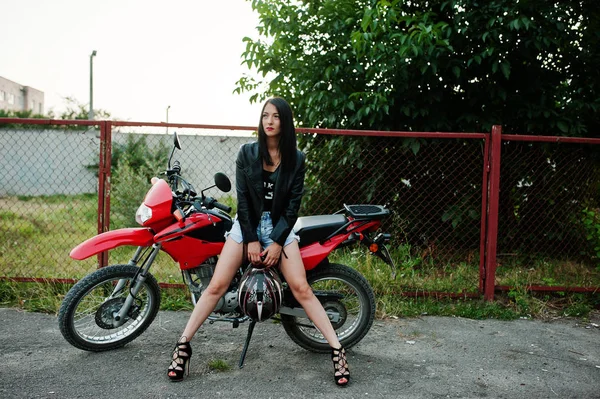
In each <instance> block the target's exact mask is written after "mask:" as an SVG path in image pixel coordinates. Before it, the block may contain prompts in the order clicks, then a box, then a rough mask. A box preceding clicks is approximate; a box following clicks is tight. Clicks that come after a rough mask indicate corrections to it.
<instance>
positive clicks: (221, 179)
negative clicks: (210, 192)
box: [215, 172, 231, 193]
mask: <svg viewBox="0 0 600 399" xmlns="http://www.w3.org/2000/svg"><path fill="white" fill-rule="evenodd" d="M215 184H216V185H217V188H218V189H219V190H221V191H223V192H225V193H228V192H229V191H230V190H231V181H230V180H229V177H227V175H226V174H224V173H221V172H217V173H216V174H215Z"/></svg>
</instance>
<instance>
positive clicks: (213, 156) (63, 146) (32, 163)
mask: <svg viewBox="0 0 600 399" xmlns="http://www.w3.org/2000/svg"><path fill="white" fill-rule="evenodd" d="M129 134H130V133H120V132H115V133H113V142H114V143H125V142H126V140H127V136H128V135H129ZM134 135H135V136H138V137H139V136H140V134H138V133H135V134H134ZM145 136H146V137H147V142H148V144H149V145H150V146H153V145H157V144H158V143H159V142H160V141H161V140H162V141H163V142H164V143H165V144H166V145H167V146H168V147H169V148H172V142H173V137H172V136H170V135H169V136H167V135H164V134H162V135H159V134H147V135H145ZM99 137H100V133H99V131H97V130H94V129H90V130H86V131H71V130H14V129H0V171H1V172H0V197H6V196H13V195H31V196H37V195H54V194H67V195H72V194H80V193H95V192H97V186H98V178H97V177H96V175H95V170H93V169H89V168H88V166H89V165H94V164H97V163H98V157H99V152H100V150H99V148H100V139H99ZM136 138H137V137H136ZM180 139H181V143H182V147H183V150H181V151H179V150H177V151H176V152H175V155H174V157H173V159H177V160H179V161H180V162H181V165H182V174H183V176H184V178H185V179H186V180H188V181H189V182H190V183H192V184H193V185H194V187H195V188H196V189H197V190H201V189H203V188H205V187H207V186H210V185H212V184H213V176H214V174H215V173H216V172H223V173H225V174H227V175H228V176H229V178H230V179H231V181H232V183H233V182H234V181H235V157H236V154H237V152H238V150H239V148H240V146H241V145H242V144H243V143H247V142H251V141H254V139H253V138H252V137H238V136H216V135H215V136H212V135H211V136H206V135H181V136H180ZM165 168H166V165H165ZM232 194H233V193H232Z"/></svg>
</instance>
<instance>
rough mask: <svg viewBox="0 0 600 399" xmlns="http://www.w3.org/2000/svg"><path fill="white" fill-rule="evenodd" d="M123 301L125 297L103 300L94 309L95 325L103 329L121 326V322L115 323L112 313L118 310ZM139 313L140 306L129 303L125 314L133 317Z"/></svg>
mask: <svg viewBox="0 0 600 399" xmlns="http://www.w3.org/2000/svg"><path fill="white" fill-rule="evenodd" d="M123 303H125V298H113V299H110V300H108V301H106V302H104V303H103V304H102V305H101V306H100V307H99V308H98V310H97V311H96V318H95V320H96V325H98V327H100V328H103V329H105V330H111V329H113V328H117V327H119V326H121V325H122V324H123V323H118V324H116V323H115V319H114V315H115V313H117V312H119V310H121V308H122V307H123ZM139 314H140V308H139V306H137V305H131V308H130V309H129V312H127V316H128V317H129V318H132V319H135V318H137V317H138V316H139Z"/></svg>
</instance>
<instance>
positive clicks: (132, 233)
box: [69, 228, 154, 260]
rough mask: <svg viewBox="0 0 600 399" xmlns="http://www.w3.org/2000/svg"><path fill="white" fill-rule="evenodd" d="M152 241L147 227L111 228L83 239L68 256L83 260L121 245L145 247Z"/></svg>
mask: <svg viewBox="0 0 600 399" xmlns="http://www.w3.org/2000/svg"><path fill="white" fill-rule="evenodd" d="M153 243H154V233H153V232H152V230H150V229H147V228H128V229H118V230H111V231H107V232H106V233H102V234H98V235H97V236H94V237H92V238H89V239H87V240H85V241H84V242H82V243H81V244H79V245H78V246H76V247H75V248H73V249H72V250H71V253H70V254H69V256H70V257H71V258H73V259H77V260H83V259H87V258H89V257H90V256H92V255H96V254H99V253H100V252H104V251H108V250H109V249H113V248H116V247H120V246H123V245H133V246H136V247H147V246H149V245H152V244H153Z"/></svg>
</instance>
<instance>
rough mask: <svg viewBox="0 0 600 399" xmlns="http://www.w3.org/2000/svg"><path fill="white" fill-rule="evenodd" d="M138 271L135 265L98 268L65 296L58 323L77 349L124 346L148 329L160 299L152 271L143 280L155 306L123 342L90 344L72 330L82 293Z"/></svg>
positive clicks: (64, 335) (90, 349)
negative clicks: (73, 316)
mask: <svg viewBox="0 0 600 399" xmlns="http://www.w3.org/2000/svg"><path fill="white" fill-rule="evenodd" d="M137 271H138V267H136V266H131V265H112V266H106V267H103V268H101V269H98V270H96V271H95V272H93V273H91V274H88V275H87V276H85V277H84V278H82V279H81V280H79V281H78V282H77V283H76V284H75V285H74V286H73V287H72V288H71V289H70V290H69V292H68V293H67V295H66V296H65V299H64V300H63V302H62V304H61V306H60V310H59V312H58V326H59V328H60V332H61V333H62V335H63V337H65V339H66V340H67V341H68V342H69V343H70V344H71V345H73V346H74V347H76V348H79V349H83V350H86V351H90V352H103V351H108V350H112V349H116V348H120V347H122V346H125V345H126V344H128V343H129V342H131V341H133V340H134V339H136V338H137V337H138V336H140V334H142V333H143V332H144V331H146V329H147V328H148V327H149V326H150V324H151V323H152V321H154V318H155V317H156V314H157V313H158V310H159V308H160V299H161V296H160V287H159V286H158V283H157V282H156V278H154V276H153V275H152V274H150V273H148V274H147V275H146V280H145V281H144V283H145V284H146V287H147V289H148V291H149V292H150V294H151V295H153V296H154V298H155V301H154V306H153V308H152V309H150V312H149V313H148V316H147V317H146V319H145V320H144V321H143V322H142V324H141V326H140V327H139V328H138V329H137V330H136V331H135V332H134V333H133V334H131V335H128V336H127V337H124V338H123V339H122V340H120V341H117V342H111V343H109V344H91V343H89V342H87V341H84V340H82V339H81V338H79V336H78V335H77V333H76V332H75V331H73V327H72V314H73V312H74V310H75V309H74V307H75V306H77V305H78V304H79V301H80V300H81V299H82V295H85V294H87V293H88V291H89V290H90V289H91V288H92V287H94V286H95V285H97V284H100V283H102V282H104V281H106V280H109V279H111V278H115V277H118V278H124V277H125V278H127V277H130V278H133V276H135V274H136V273H137Z"/></svg>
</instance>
